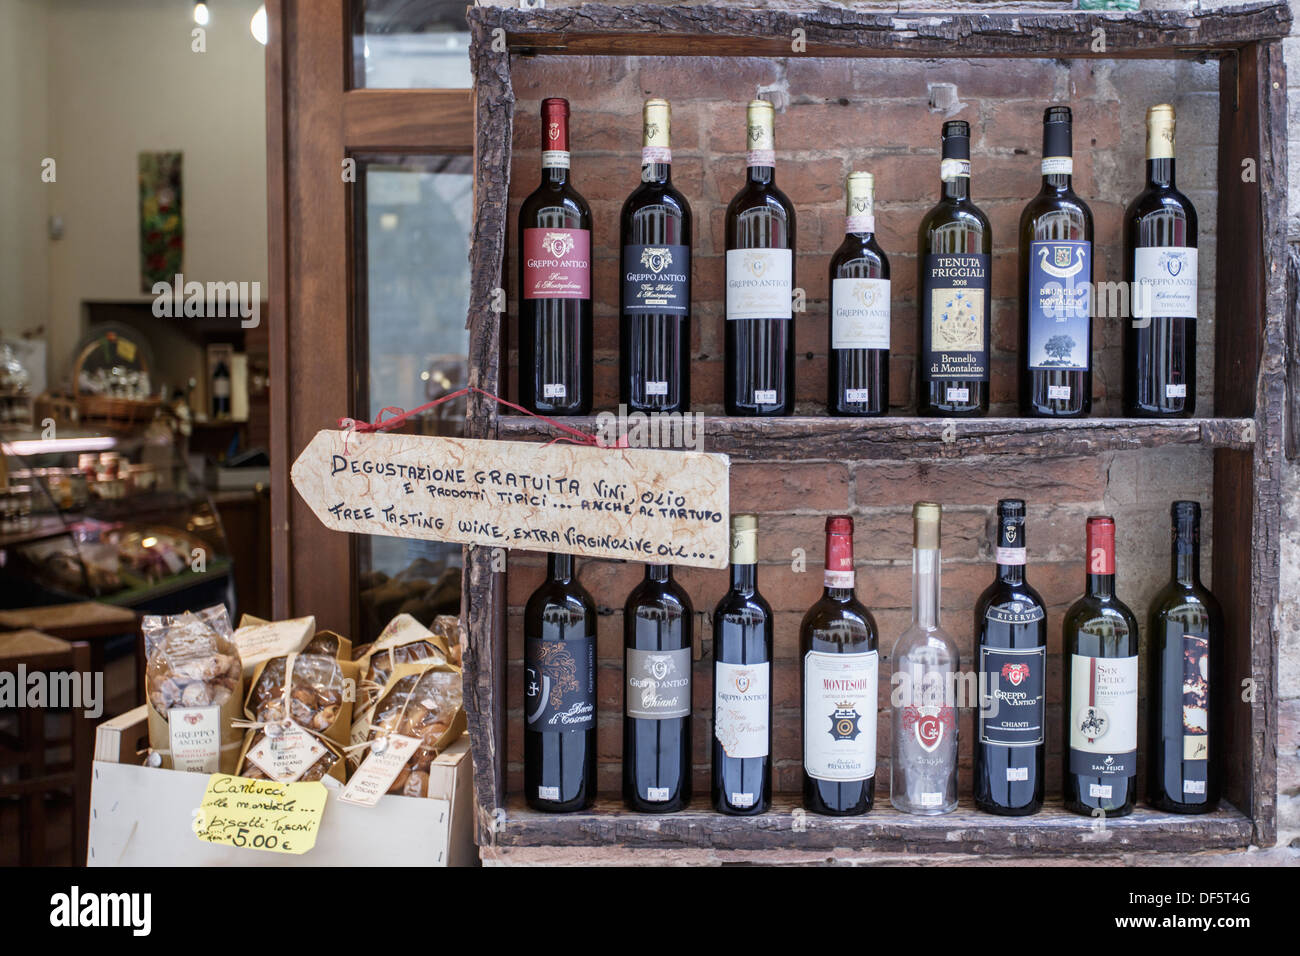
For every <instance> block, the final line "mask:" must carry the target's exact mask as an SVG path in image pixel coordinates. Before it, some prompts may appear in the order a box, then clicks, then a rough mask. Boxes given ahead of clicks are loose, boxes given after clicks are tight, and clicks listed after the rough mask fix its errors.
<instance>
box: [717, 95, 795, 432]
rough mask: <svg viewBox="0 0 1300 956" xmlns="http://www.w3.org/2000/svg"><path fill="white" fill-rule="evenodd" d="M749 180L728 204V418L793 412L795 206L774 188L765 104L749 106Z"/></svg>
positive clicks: (769, 124)
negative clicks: (729, 416) (730, 416)
mask: <svg viewBox="0 0 1300 956" xmlns="http://www.w3.org/2000/svg"><path fill="white" fill-rule="evenodd" d="M747 133H748V149H749V152H748V154H747V159H746V161H747V163H748V167H749V172H748V177H747V179H746V181H745V185H744V186H743V187H741V190H740V192H738V193H736V196H735V198H734V199H732V200H731V203H730V204H729V205H728V206H727V215H726V244H727V288H726V316H727V318H726V322H725V325H726V336H725V338H726V342H725V350H726V354H725V361H724V362H723V373H724V386H723V390H724V394H723V398H724V401H725V404H726V408H727V414H728V415H791V414H793V413H794V308H793V305H794V303H793V299H792V296H793V294H794V248H795V238H794V237H795V219H794V206H793V205H792V204H791V203H790V200H789V199H787V198H786V196H785V193H783V192H781V190H779V189H777V188H776V182H775V178H776V159H775V153H774V152H773V150H774V149H775V146H774V144H773V138H772V104H771V103H769V102H768V101H767V100H754V101H753V102H751V103H750V104H749V113H748V123H747Z"/></svg>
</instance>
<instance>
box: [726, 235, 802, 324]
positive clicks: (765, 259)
mask: <svg viewBox="0 0 1300 956" xmlns="http://www.w3.org/2000/svg"><path fill="white" fill-rule="evenodd" d="M793 287H794V253H793V252H791V251H790V250H789V249H728V250H727V318H728V319H790V318H794V308H793V294H794V288H793Z"/></svg>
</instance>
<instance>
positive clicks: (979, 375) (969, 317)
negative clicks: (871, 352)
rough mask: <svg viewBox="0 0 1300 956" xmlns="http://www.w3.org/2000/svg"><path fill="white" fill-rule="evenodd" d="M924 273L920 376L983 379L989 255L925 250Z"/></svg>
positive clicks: (986, 355) (985, 371)
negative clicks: (927, 251) (939, 253)
mask: <svg viewBox="0 0 1300 956" xmlns="http://www.w3.org/2000/svg"><path fill="white" fill-rule="evenodd" d="M923 278H924V286H925V288H924V292H923V294H922V298H921V302H922V310H923V315H922V321H921V334H922V339H923V341H922V343H921V354H922V367H921V373H922V378H923V380H925V381H936V380H938V381H942V380H945V379H947V380H967V381H970V380H973V381H979V382H987V381H988V380H989V256H986V255H984V254H982V253H963V254H961V255H927V256H926V257H925V271H924V275H923ZM950 400H951V399H950Z"/></svg>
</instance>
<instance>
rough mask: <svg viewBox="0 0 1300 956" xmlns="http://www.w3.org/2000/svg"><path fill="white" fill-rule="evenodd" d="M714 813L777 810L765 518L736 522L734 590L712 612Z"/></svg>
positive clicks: (750, 517) (737, 519)
mask: <svg viewBox="0 0 1300 956" xmlns="http://www.w3.org/2000/svg"><path fill="white" fill-rule="evenodd" d="M713 656H714V663H713V808H714V809H715V810H718V811H720V812H721V813H727V814H733V815H738V816H744V815H750V814H757V813H763V812H764V811H765V810H767V808H768V807H769V806H770V805H771V803H772V608H771V607H770V606H769V605H768V603H767V601H766V600H764V599H763V596H762V595H761V594H759V593H758V519H757V518H755V517H754V516H753V515H732V517H731V590H730V591H728V592H727V593H726V595H725V596H724V597H723V598H722V600H721V601H719V602H718V606H717V608H715V609H714V612H713Z"/></svg>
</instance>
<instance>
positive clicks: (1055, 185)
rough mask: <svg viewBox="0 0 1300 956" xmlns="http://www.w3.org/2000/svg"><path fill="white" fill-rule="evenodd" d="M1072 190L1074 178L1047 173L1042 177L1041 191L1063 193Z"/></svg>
mask: <svg viewBox="0 0 1300 956" xmlns="http://www.w3.org/2000/svg"><path fill="white" fill-rule="evenodd" d="M1073 188H1074V177H1073V176H1071V175H1070V174H1069V173H1048V174H1047V175H1045V176H1044V177H1043V189H1045V190H1048V191H1050V192H1057V193H1064V192H1069V191H1070V190H1071V189H1073Z"/></svg>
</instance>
